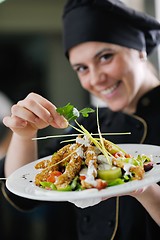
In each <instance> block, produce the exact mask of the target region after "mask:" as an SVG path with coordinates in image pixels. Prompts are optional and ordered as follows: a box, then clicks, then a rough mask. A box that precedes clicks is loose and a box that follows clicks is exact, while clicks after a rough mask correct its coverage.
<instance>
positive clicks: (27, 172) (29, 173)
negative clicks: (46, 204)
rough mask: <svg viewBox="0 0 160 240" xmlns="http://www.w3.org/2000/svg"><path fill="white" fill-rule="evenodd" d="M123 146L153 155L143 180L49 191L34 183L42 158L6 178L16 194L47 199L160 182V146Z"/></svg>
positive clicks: (93, 194) (76, 197) (105, 194)
mask: <svg viewBox="0 0 160 240" xmlns="http://www.w3.org/2000/svg"><path fill="white" fill-rule="evenodd" d="M119 146H120V147H121V148H123V149H124V150H126V151H127V152H128V153H130V154H132V155H133V156H137V154H142V153H144V154H146V155H152V156H153V160H154V167H153V168H152V169H151V170H150V171H148V172H146V173H145V176H144V178H143V179H142V180H134V181H131V182H127V183H124V184H122V185H117V186H112V187H108V188H106V189H103V190H100V191H98V190H97V189H88V190H83V191H79V192H60V191H53V190H45V189H42V188H40V187H38V186H35V184H34V178H35V175H36V174H37V173H38V170H36V169H35V168H34V166H35V164H36V163H37V162H39V161H41V160H42V158H41V159H39V160H36V161H34V162H32V163H29V164H27V165H25V166H23V167H21V168H19V169H17V170H16V171H15V172H14V173H12V174H11V175H10V176H9V177H8V179H7V180H6V186H7V188H8V190H9V191H11V192H12V193H14V194H16V195H18V196H21V197H25V198H29V199H35V200H44V201H72V200H79V199H89V198H99V197H112V196H116V195H120V194H126V193H128V192H131V191H134V190H137V189H139V188H142V187H144V186H147V185H150V184H152V183H154V182H158V181H160V146H154V145H146V144H119ZM49 157H50V156H49ZM49 157H45V158H43V159H47V158H49ZM158 163H159V164H158Z"/></svg>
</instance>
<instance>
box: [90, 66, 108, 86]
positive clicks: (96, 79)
mask: <svg viewBox="0 0 160 240" xmlns="http://www.w3.org/2000/svg"><path fill="white" fill-rule="evenodd" d="M105 79H106V76H105V73H103V72H101V71H99V70H98V69H96V68H94V69H91V70H90V84H91V85H101V84H102V83H103V82H104V81H105Z"/></svg>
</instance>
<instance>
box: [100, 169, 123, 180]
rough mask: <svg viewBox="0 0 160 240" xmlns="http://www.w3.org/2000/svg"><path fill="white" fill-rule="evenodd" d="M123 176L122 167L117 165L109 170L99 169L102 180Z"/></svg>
mask: <svg viewBox="0 0 160 240" xmlns="http://www.w3.org/2000/svg"><path fill="white" fill-rule="evenodd" d="M121 176H122V171H121V168H118V167H115V168H112V169H109V170H98V177H99V178H101V179H102V180H106V181H107V182H110V181H112V180H114V179H116V178H120V177H121Z"/></svg>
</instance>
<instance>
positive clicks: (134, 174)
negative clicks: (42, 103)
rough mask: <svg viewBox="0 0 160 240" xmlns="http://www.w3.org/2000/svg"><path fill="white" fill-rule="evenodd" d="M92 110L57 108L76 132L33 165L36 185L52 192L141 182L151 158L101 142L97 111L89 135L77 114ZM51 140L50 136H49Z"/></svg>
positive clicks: (104, 140)
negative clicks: (59, 146) (35, 171)
mask: <svg viewBox="0 0 160 240" xmlns="http://www.w3.org/2000/svg"><path fill="white" fill-rule="evenodd" d="M93 111H94V110H93V109H91V108H85V109H82V110H81V111H78V110H77V109H76V108H75V107H74V106H72V105H71V104H67V105H66V106H65V107H63V108H57V112H59V114H61V115H63V116H64V117H66V119H67V120H68V121H70V120H74V121H75V123H76V124H77V127H75V126H73V125H71V124H69V125H70V126H71V127H73V128H75V129H76V130H77V131H78V134H77V136H76V138H75V139H72V140H71V141H69V140H68V142H67V141H66V145H65V146H64V147H62V148H60V149H59V150H58V151H57V152H55V153H53V155H52V156H51V157H50V159H43V160H42V161H40V162H38V163H36V165H35V169H37V171H38V173H37V174H36V176H35V180H34V183H35V185H36V186H39V187H41V188H44V189H47V190H54V191H83V190H84V189H92V188H96V189H98V190H101V189H105V188H108V187H111V186H114V185H118V184H124V183H126V182H129V181H134V180H141V179H143V178H144V175H145V172H146V171H150V170H151V169H152V168H153V160H152V156H147V155H145V154H138V155H137V156H132V155H131V154H130V153H129V152H126V151H125V150H124V149H122V148H120V147H119V146H118V145H116V144H114V143H113V142H111V141H109V140H107V139H105V138H104V137H103V133H101V131H100V126H99V121H98V109H97V130H98V133H97V135H95V134H92V133H89V132H88V131H87V129H85V128H84V127H83V126H82V125H80V124H79V123H78V121H77V118H78V117H79V115H80V114H82V115H83V117H87V116H88V114H89V113H92V112H93ZM53 137H54V136H53Z"/></svg>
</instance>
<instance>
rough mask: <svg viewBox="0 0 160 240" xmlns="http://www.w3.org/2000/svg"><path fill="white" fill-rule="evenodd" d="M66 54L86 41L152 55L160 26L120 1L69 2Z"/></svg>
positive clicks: (65, 21) (159, 38)
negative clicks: (104, 43)
mask: <svg viewBox="0 0 160 240" xmlns="http://www.w3.org/2000/svg"><path fill="white" fill-rule="evenodd" d="M63 28H64V29H63V34H64V35H63V41H64V51H65V55H66V56H67V57H68V51H69V49H70V48H72V47H74V46H75V45H77V44H80V43H83V42H86V41H98V42H108V43H113V44H117V45H121V46H124V47H128V48H133V49H137V50H139V51H146V52H147V54H150V53H151V52H152V50H153V49H154V47H155V46H157V45H158V44H159V43H160V23H159V22H158V21H156V20H155V18H153V17H151V16H149V15H147V14H145V13H142V12H140V11H135V10H134V9H132V8H129V7H127V6H126V5H125V4H124V3H123V2H121V1H119V0H68V1H67V3H66V5H65V7H64V12H63Z"/></svg>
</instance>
